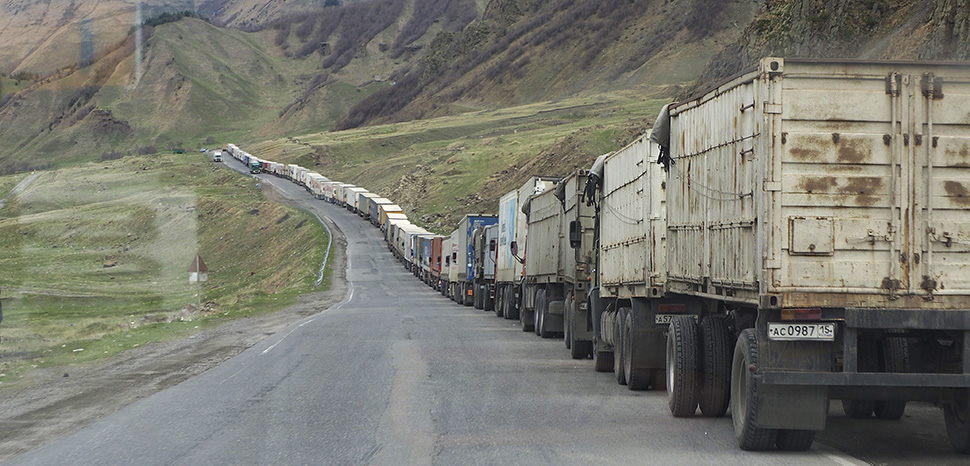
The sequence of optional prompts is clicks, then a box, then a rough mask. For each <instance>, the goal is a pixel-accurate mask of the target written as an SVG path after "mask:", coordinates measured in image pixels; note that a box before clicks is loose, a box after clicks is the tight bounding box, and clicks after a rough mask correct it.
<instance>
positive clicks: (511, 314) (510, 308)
mask: <svg viewBox="0 0 970 466" xmlns="http://www.w3.org/2000/svg"><path fill="white" fill-rule="evenodd" d="M504 305H505V310H504V311H503V312H502V313H503V314H505V318H506V319H510V320H511V319H518V318H519V311H518V309H516V308H515V289H513V288H512V287H511V286H509V287H506V288H505V303H504Z"/></svg>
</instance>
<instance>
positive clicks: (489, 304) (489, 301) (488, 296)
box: [482, 286, 495, 312]
mask: <svg viewBox="0 0 970 466" xmlns="http://www.w3.org/2000/svg"><path fill="white" fill-rule="evenodd" d="M482 307H483V308H484V310H485V312H493V311H495V299H494V298H492V293H491V292H490V291H489V289H488V287H487V286H486V287H485V290H484V292H483V295H482Z"/></svg>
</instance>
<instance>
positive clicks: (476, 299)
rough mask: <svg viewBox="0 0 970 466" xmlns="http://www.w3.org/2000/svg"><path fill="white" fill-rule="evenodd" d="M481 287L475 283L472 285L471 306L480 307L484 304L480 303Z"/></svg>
mask: <svg viewBox="0 0 970 466" xmlns="http://www.w3.org/2000/svg"><path fill="white" fill-rule="evenodd" d="M482 294H483V293H482V287H481V285H479V284H477V283H475V284H473V285H472V307H474V308H475V309H482V308H484V307H485V306H484V305H483V303H482Z"/></svg>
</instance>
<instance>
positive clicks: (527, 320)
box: [520, 170, 595, 359]
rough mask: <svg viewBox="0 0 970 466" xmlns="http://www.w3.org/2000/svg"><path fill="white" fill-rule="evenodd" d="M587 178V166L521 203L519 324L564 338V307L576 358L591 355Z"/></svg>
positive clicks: (545, 335) (590, 237) (590, 233)
mask: <svg viewBox="0 0 970 466" xmlns="http://www.w3.org/2000/svg"><path fill="white" fill-rule="evenodd" d="M586 178H587V172H586V170H577V171H575V172H573V173H572V174H570V175H569V176H567V177H566V178H564V179H562V180H561V181H559V182H558V183H557V184H556V186H555V188H553V189H548V190H546V191H544V192H542V193H540V194H537V195H534V196H531V197H530V198H529V199H528V201H527V202H526V203H525V204H524V205H523V210H524V211H525V213H526V216H527V219H528V236H527V238H526V248H525V278H524V279H523V293H522V303H521V305H520V309H521V312H520V321H521V322H522V328H523V330H525V331H529V330H532V331H534V332H535V333H536V334H537V335H540V336H542V337H543V338H551V337H555V336H564V334H565V333H567V332H566V327H565V318H566V314H567V311H566V310H567V308H568V309H569V312H568V314H569V317H570V318H571V319H572V321H573V322H572V323H574V324H575V325H572V326H571V327H570V331H569V332H568V333H569V338H567V339H566V342H567V343H568V344H569V346H570V349H571V350H572V349H573V347H575V349H576V351H577V352H579V355H577V356H576V358H577V359H579V358H584V357H586V356H587V355H588V354H589V353H590V351H591V346H590V345H591V341H592V327H591V326H590V325H587V322H589V318H588V317H587V316H586V312H588V308H587V305H586V295H587V290H588V288H589V283H590V280H589V278H590V273H592V270H593V268H594V267H593V263H592V260H593V249H594V247H595V245H594V242H593V228H594V209H593V208H592V207H591V206H590V205H588V204H587V203H586V201H585V198H584V192H585V188H586ZM584 237H585V241H583V239H584Z"/></svg>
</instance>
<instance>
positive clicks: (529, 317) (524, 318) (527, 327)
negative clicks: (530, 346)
mask: <svg viewBox="0 0 970 466" xmlns="http://www.w3.org/2000/svg"><path fill="white" fill-rule="evenodd" d="M521 304H522V306H521V307H520V308H519V320H520V321H521V322H522V331H523V332H533V331H535V328H536V326H535V314H536V310H535V309H532V310H531V311H529V310H528V308H526V307H525V296H524V295H523V297H522V303H521ZM530 312H531V314H530Z"/></svg>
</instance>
